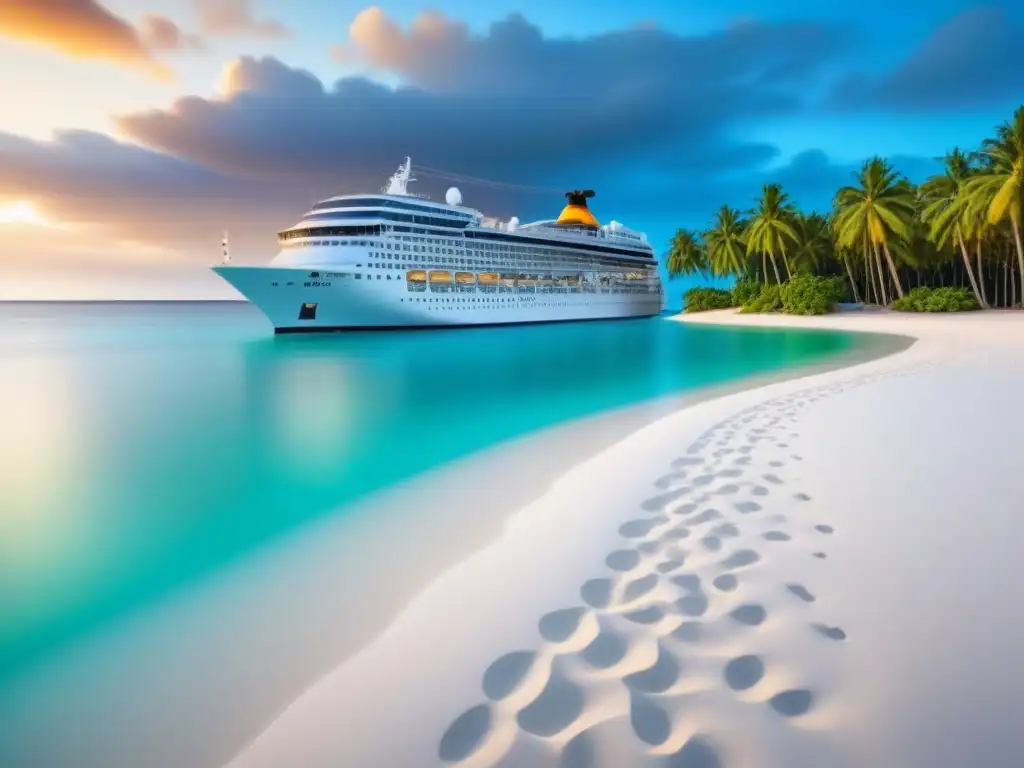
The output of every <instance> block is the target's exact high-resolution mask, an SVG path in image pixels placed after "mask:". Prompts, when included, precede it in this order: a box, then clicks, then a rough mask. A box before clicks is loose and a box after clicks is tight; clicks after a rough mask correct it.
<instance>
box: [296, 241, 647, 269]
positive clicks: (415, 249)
mask: <svg viewBox="0 0 1024 768" xmlns="http://www.w3.org/2000/svg"><path fill="white" fill-rule="evenodd" d="M401 239H403V240H410V241H414V242H411V243H408V242H402V243H394V245H392V243H385V244H384V245H385V246H386V249H387V250H392V248H393V249H394V251H401V252H403V253H405V252H408V253H419V254H421V255H422V254H432V255H435V256H442V257H455V258H440V259H437V260H435V262H434V263H440V264H452V265H458V264H462V265H467V266H468V265H470V264H482V263H499V264H502V265H509V266H510V265H511V264H512V263H513V262H514V263H515V264H524V265H527V266H531V267H541V266H547V267H548V268H555V267H558V266H560V265H567V268H570V269H571V268H574V267H578V266H579V265H581V264H588V265H589V264H593V263H594V262H595V261H597V263H598V264H599V265H600V266H603V267H620V268H622V267H625V268H637V267H640V268H644V267H646V268H647V269H648V271H653V265H637V264H635V263H634V262H623V261H620V260H617V259H607V258H600V257H596V258H594V259H587V258H585V257H578V256H571V255H565V254H560V253H558V252H557V251H555V250H552V249H545V248H521V249H520V248H517V249H516V255H515V256H513V254H512V251H511V250H510V249H509V248H508V247H503V246H487V245H484V246H482V247H479V248H477V249H475V250H470V249H468V248H467V249H465V250H463V249H462V248H457V247H453V246H456V245H457V244H458V241H455V240H427V241H426V242H428V243H433V244H432V245H421V244H419V243H422V242H423V241H424V239H423V238H401ZM307 245H324V246H326V245H354V246H361V247H365V248H374V247H377V248H379V247H380V245H381V244H380V243H374V242H372V241H368V240H351V241H349V240H341V241H330V240H322V241H313V242H310V243H294V244H293V243H287V244H285V245H284V248H286V249H287V248H292V247H297V246H303V247H304V246H307ZM520 253H523V254H525V255H529V256H531V257H532V258H531V259H530V260H529V261H523V259H522V257H521V256H519V255H518V254H520ZM370 256H372V257H374V258H382V259H392V258H394V259H399V258H403V257H400V256H398V255H397V254H396V255H395V256H392V254H390V253H387V252H386V251H373V252H371V253H370ZM467 256H468V259H467V258H466V257H467ZM405 258H407V257H405ZM496 260H497V261H496Z"/></svg>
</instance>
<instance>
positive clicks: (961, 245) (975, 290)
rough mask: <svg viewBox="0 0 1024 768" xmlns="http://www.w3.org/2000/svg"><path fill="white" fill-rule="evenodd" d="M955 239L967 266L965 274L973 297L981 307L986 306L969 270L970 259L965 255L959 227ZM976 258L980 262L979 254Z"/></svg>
mask: <svg viewBox="0 0 1024 768" xmlns="http://www.w3.org/2000/svg"><path fill="white" fill-rule="evenodd" d="M956 241H957V243H959V244H960V255H961V256H963V257H964V267H966V268H967V276H968V277H969V278H971V288H973V289H974V298H976V299H977V300H978V304H980V305H981V306H982V307H985V306H988V305H987V304H986V302H985V296H984V294H982V292H981V291H980V290H979V289H978V284H977V283H976V282H975V280H974V272H972V271H971V259H970V257H969V256H968V255H967V246H966V245H965V244H964V238H963V235H961V234H960V230H959V228H958V229H957V232H956ZM978 258H979V263H980V259H981V256H980V255H979V256H978Z"/></svg>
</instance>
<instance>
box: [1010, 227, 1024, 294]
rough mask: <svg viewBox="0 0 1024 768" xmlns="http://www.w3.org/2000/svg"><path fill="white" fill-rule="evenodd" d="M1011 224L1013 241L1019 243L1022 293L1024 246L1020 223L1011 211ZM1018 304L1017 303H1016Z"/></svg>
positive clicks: (1023, 288)
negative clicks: (1021, 240) (1021, 238)
mask: <svg viewBox="0 0 1024 768" xmlns="http://www.w3.org/2000/svg"><path fill="white" fill-rule="evenodd" d="M1011 213H1012V214H1013V215H1011V216H1010V224H1011V226H1012V227H1013V239H1014V241H1015V242H1016V243H1017V266H1018V267H1020V279H1021V291H1022V292H1024V245H1021V242H1020V222H1019V221H1017V215H1016V213H1015V212H1013V211H1011ZM1014 303H1016V302H1014Z"/></svg>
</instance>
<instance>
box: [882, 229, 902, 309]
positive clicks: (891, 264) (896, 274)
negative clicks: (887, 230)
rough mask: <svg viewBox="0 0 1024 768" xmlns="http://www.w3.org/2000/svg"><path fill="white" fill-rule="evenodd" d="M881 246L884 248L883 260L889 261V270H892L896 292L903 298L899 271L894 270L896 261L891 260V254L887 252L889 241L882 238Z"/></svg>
mask: <svg viewBox="0 0 1024 768" xmlns="http://www.w3.org/2000/svg"><path fill="white" fill-rule="evenodd" d="M882 248H883V249H884V250H885V260H886V261H887V262H889V271H890V272H892V279H893V282H894V283H896V293H898V294H899V295H900V298H901V299H902V298H903V286H902V285H901V284H900V275H899V272H897V271H896V262H894V261H893V260H892V254H891V253H889V243H887V242H886V241H885V240H883V241H882Z"/></svg>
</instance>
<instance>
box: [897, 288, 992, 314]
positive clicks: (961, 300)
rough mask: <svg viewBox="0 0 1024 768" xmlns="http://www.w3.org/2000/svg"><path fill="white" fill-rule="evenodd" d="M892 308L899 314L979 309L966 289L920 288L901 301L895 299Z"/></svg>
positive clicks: (972, 295)
mask: <svg viewBox="0 0 1024 768" xmlns="http://www.w3.org/2000/svg"><path fill="white" fill-rule="evenodd" d="M892 308H893V309H895V310H897V311H900V312H969V311H971V310H975V309H980V308H981V307H980V306H979V304H978V300H977V299H976V298H975V297H974V294H973V293H972V292H971V291H969V290H967V289H966V288H956V287H952V286H947V287H945V288H929V287H927V286H921V287H919V288H914V289H913V290H912V291H910V293H908V294H907V295H906V296H904V297H903V298H902V299H896V301H894V302H893V303H892Z"/></svg>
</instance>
